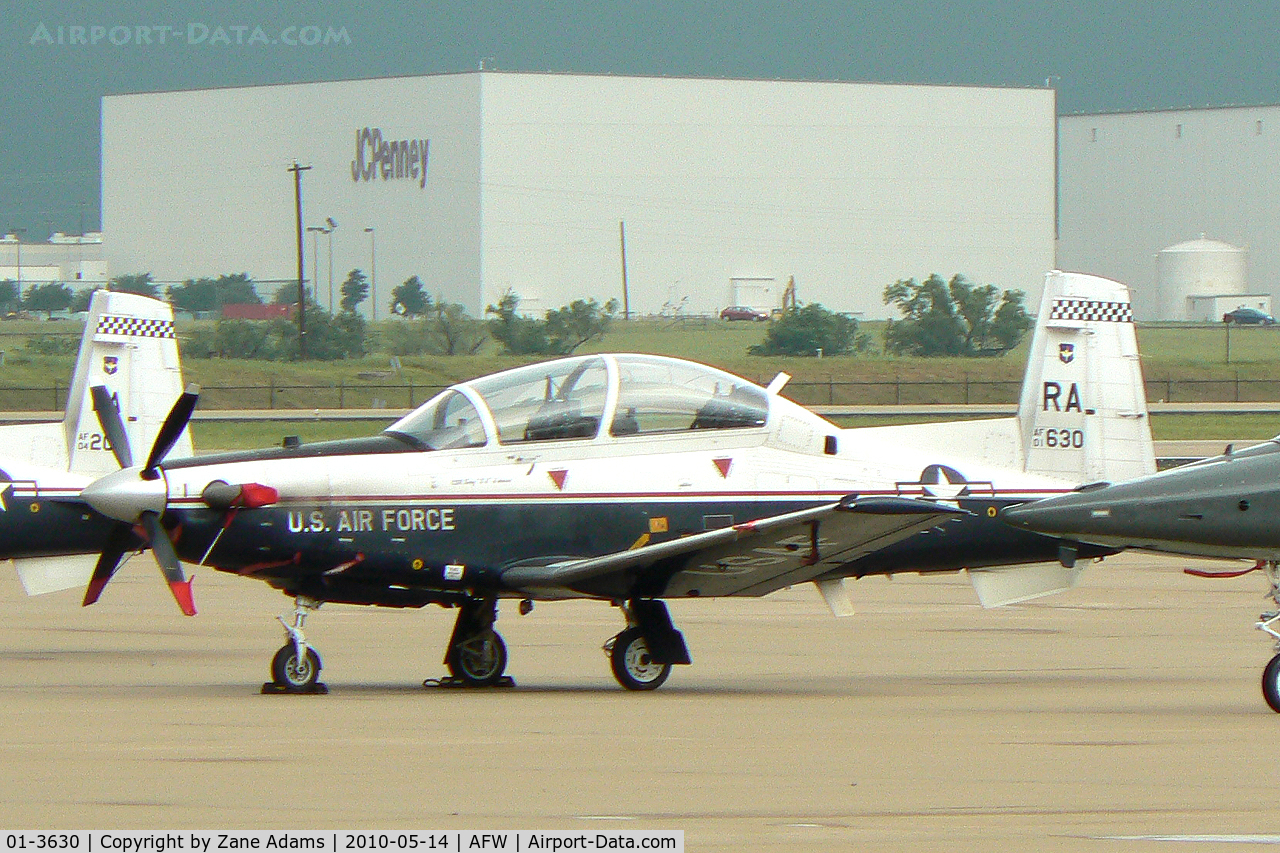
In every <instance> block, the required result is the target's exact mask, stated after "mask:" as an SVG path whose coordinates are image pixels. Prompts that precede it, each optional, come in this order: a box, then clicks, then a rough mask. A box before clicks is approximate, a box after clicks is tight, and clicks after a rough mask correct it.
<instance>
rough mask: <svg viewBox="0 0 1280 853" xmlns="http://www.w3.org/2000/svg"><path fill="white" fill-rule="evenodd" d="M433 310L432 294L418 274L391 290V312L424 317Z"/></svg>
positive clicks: (405, 315)
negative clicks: (424, 286) (428, 291)
mask: <svg viewBox="0 0 1280 853" xmlns="http://www.w3.org/2000/svg"><path fill="white" fill-rule="evenodd" d="M430 310H431V294H429V293H427V291H426V290H425V289H424V288H423V286H422V279H420V278H418V277H417V276H416V275H414V276H410V277H409V278H407V279H405V280H404V283H403V284H397V285H396V287H395V289H394V290H392V291H391V313H392V314H399V315H400V316H402V317H422V316H424V315H425V314H426V313H427V312H428V311H430ZM473 319H474V318H473Z"/></svg>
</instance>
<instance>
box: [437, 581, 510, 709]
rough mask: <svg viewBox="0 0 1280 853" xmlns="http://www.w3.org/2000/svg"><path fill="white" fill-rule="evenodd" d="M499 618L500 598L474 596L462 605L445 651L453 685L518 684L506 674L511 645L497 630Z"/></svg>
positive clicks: (486, 685)
mask: <svg viewBox="0 0 1280 853" xmlns="http://www.w3.org/2000/svg"><path fill="white" fill-rule="evenodd" d="M497 618H498V600H497V599H495V598H470V599H467V601H466V602H465V603H464V604H463V605H462V606H461V607H460V608H459V610H458V620H457V621H456V622H455V623H454V625H453V636H451V637H450V638H449V647H448V649H447V651H446V652H445V656H444V662H445V666H447V667H449V674H450V675H451V676H453V684H455V685H457V686H462V687H491V686H494V685H497V684H503V683H514V682H511V679H509V678H505V679H504V677H503V672H504V671H505V670H506V668H507V644H506V643H504V642H503V641H502V636H501V635H500V634H499V633H498V632H497V631H495V630H494V629H493V623H494V622H495V621H496V620H497Z"/></svg>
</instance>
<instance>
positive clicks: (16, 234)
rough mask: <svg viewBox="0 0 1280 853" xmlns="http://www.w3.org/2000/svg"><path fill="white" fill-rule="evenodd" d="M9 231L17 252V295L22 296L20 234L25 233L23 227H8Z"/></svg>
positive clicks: (25, 230)
mask: <svg viewBox="0 0 1280 853" xmlns="http://www.w3.org/2000/svg"><path fill="white" fill-rule="evenodd" d="M9 233H10V234H12V235H13V247H14V249H15V250H16V251H17V253H18V260H17V267H18V272H17V278H18V297H19V298H21V297H22V235H23V234H26V233H27V229H25V228H10V229H9Z"/></svg>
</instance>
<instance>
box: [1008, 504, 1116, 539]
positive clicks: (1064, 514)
mask: <svg viewBox="0 0 1280 853" xmlns="http://www.w3.org/2000/svg"><path fill="white" fill-rule="evenodd" d="M1114 503H1116V502H1113V501H1108V502H1107V503H1106V504H1100V503H1099V502H1098V501H1097V500H1095V499H1093V498H1091V497H1089V496H1088V495H1083V494H1082V495H1063V496H1061V497H1056V498H1047V499H1045V500H1040V501H1033V502H1031V503H1025V504H1019V505H1017V506H1011V507H1006V508H1005V509H1004V511H1003V512H1001V513H1000V516H1001V518H1003V519H1004V520H1005V521H1006V522H1007V523H1009V524H1011V525H1013V526H1014V527H1021V528H1023V529H1026V530H1034V531H1036V532H1038V533H1052V534H1084V533H1095V532H1096V533H1101V532H1103V531H1106V530H1109V529H1111V528H1112V527H1113V526H1114V524H1113V519H1114V517H1115V515H1116V513H1115V506H1114ZM1121 503H1124V502H1121ZM1122 514H1125V515H1127V514H1128V513H1127V512H1125V513H1122Z"/></svg>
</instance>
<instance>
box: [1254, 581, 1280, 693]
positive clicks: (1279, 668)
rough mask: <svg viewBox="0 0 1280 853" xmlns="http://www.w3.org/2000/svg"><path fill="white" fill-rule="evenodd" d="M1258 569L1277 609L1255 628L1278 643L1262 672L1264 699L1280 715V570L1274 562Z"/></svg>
mask: <svg viewBox="0 0 1280 853" xmlns="http://www.w3.org/2000/svg"><path fill="white" fill-rule="evenodd" d="M1258 568H1260V569H1262V570H1263V571H1264V572H1266V575H1267V580H1268V581H1270V583H1271V591H1270V593H1268V594H1269V595H1270V596H1271V600H1272V601H1273V602H1275V605H1276V608H1277V609H1276V610H1271V611H1268V612H1266V613H1263V614H1262V615H1261V616H1259V617H1258V622H1257V625H1256V626H1255V627H1256V628H1257V629H1258V630H1259V631H1265V632H1266V633H1268V634H1270V635H1271V636H1272V637H1273V638H1274V639H1275V641H1276V646H1275V649H1276V652H1277V654H1276V656H1275V657H1273V658H1272V659H1271V662H1270V663H1268V664H1267V668H1266V669H1264V670H1263V671H1262V697H1263V698H1264V699H1266V700H1267V704H1268V705H1269V706H1270V707H1271V710H1273V711H1275V712H1276V713H1277V714H1280V631H1277V630H1276V628H1277V623H1280V569H1277V567H1276V562H1275V561H1274V560H1273V561H1271V562H1269V563H1259V565H1258Z"/></svg>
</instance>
